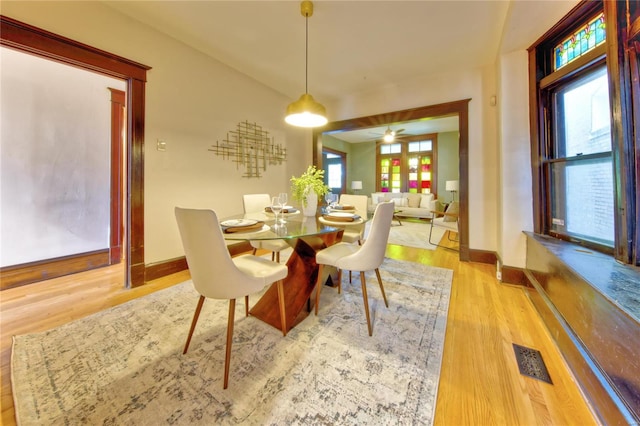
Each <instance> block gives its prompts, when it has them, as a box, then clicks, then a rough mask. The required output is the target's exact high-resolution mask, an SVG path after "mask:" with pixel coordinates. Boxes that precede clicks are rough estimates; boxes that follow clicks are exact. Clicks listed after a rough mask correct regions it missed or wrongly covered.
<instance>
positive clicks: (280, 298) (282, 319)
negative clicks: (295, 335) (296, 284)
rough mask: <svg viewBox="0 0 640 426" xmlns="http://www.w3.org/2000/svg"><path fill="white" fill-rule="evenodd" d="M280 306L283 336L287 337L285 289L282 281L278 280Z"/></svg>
mask: <svg viewBox="0 0 640 426" xmlns="http://www.w3.org/2000/svg"><path fill="white" fill-rule="evenodd" d="M278 305H280V325H281V326H282V335H283V336H286V335H287V315H286V313H285V310H284V288H283V283H282V280H278Z"/></svg>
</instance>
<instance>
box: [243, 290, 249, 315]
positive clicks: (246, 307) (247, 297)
mask: <svg viewBox="0 0 640 426" xmlns="http://www.w3.org/2000/svg"><path fill="white" fill-rule="evenodd" d="M244 316H245V317H248V316H249V295H248V294H247V295H246V296H245V297H244Z"/></svg>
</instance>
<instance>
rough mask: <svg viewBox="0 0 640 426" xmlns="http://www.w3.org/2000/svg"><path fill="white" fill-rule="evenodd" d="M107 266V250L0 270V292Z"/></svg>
mask: <svg viewBox="0 0 640 426" xmlns="http://www.w3.org/2000/svg"><path fill="white" fill-rule="evenodd" d="M108 265H109V250H107V249H104V250H97V251H94V252H89V253H82V254H74V255H72V256H63V257H59V258H56V259H47V260H40V261H37V262H29V263H23V264H21V265H14V266H7V267H4V268H0V290H7V289H9V288H14V287H19V286H22V285H25V284H31V283H35V282H38V281H44V280H50V279H52V278H57V277H62V276H65V275H70V274H75V273H77V272H82V271H87V270H90V269H95V268H101V267H103V266H108Z"/></svg>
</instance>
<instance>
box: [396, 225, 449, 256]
mask: <svg viewBox="0 0 640 426" xmlns="http://www.w3.org/2000/svg"><path fill="white" fill-rule="evenodd" d="M401 220H402V225H399V224H398V222H397V221H395V220H394V221H393V223H392V226H391V230H390V231H389V241H388V244H395V245H399V246H407V247H416V248H422V249H427V250H435V249H436V248H437V247H436V246H435V245H433V244H429V230H430V229H431V225H430V224H429V223H426V222H410V221H407V220H404V219H401ZM443 235H444V229H442V228H433V234H432V236H431V241H433V242H436V241H440V239H441V238H442V236H443Z"/></svg>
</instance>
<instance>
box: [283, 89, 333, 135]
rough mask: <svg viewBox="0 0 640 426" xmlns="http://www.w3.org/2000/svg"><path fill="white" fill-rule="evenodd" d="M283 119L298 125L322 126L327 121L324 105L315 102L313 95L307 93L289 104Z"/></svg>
mask: <svg viewBox="0 0 640 426" xmlns="http://www.w3.org/2000/svg"><path fill="white" fill-rule="evenodd" d="M284 120H285V121H286V122H287V123H289V124H291V125H292V126H298V127H318V126H324V125H325V124H327V121H328V120H327V111H326V109H325V108H324V106H323V105H322V104H319V103H318V102H316V100H315V99H313V96H311V95H310V94H308V93H305V94H304V95H302V96H300V99H298V100H297V101H295V102H292V103H290V104H289V106H288V107H287V116H286V117H285V119H284Z"/></svg>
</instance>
